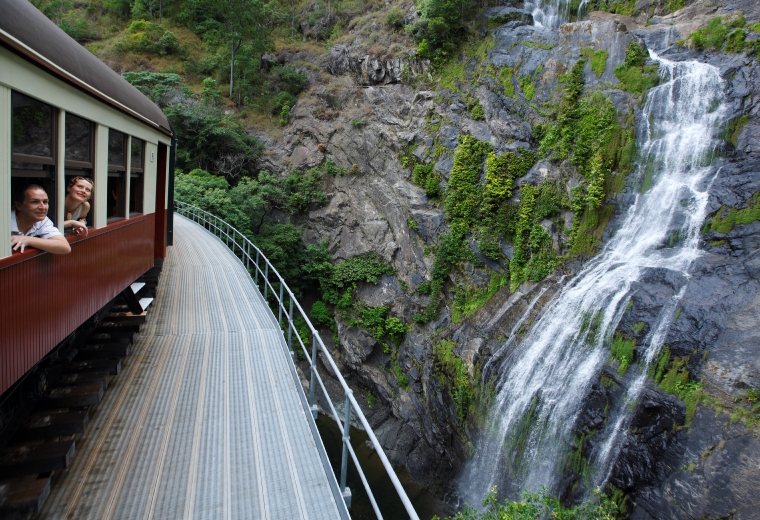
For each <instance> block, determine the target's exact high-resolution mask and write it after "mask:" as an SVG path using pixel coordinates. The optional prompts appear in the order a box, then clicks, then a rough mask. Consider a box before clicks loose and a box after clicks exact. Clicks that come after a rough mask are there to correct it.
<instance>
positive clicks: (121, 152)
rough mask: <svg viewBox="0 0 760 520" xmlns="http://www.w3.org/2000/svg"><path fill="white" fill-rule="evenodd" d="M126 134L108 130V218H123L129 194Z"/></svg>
mask: <svg viewBox="0 0 760 520" xmlns="http://www.w3.org/2000/svg"><path fill="white" fill-rule="evenodd" d="M126 147H127V139H126V136H125V135H124V134H123V133H121V132H118V131H116V130H109V131H108V186H107V188H108V207H107V214H108V218H109V219H112V218H123V217H124V212H125V211H124V210H125V207H126V206H125V200H124V199H125V198H126V194H127V177H126V167H125V164H126Z"/></svg>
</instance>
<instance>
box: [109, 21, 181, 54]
mask: <svg viewBox="0 0 760 520" xmlns="http://www.w3.org/2000/svg"><path fill="white" fill-rule="evenodd" d="M114 50H115V51H116V52H117V53H119V54H124V53H127V52H136V53H144V54H158V55H159V56H166V55H167V54H176V53H178V52H179V51H180V45H179V41H178V40H177V37H176V36H174V34H173V33H172V32H170V31H167V30H166V29H164V28H163V27H162V26H161V25H159V24H156V23H153V22H149V21H146V20H135V21H133V22H132V23H131V24H130V25H129V27H127V29H126V31H124V35H123V36H121V37H120V38H119V39H118V40H117V41H116V42H115V43H114Z"/></svg>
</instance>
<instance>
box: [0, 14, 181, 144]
mask: <svg viewBox="0 0 760 520" xmlns="http://www.w3.org/2000/svg"><path fill="white" fill-rule="evenodd" d="M0 43H1V44H2V45H3V46H6V47H8V48H10V49H12V50H13V51H15V52H16V53H18V54H20V55H22V56H24V57H25V58H26V59H28V60H30V61H32V62H33V63H35V64H36V65H37V66H38V67H40V68H43V69H45V70H47V71H48V72H50V73H51V74H53V75H55V76H58V77H60V78H61V79H63V80H64V81H67V82H68V83H71V84H72V85H74V86H76V87H78V88H79V89H81V90H84V91H85V92H87V93H88V94H89V95H91V96H93V97H96V98H98V99H100V100H102V101H103V102H105V103H108V104H110V105H112V106H113V107H115V108H117V109H118V110H121V111H122V112H125V113H127V114H129V115H131V116H132V117H136V118H137V119H139V120H141V121H143V122H145V123H148V124H150V125H151V126H153V127H155V128H157V129H158V130H160V131H162V132H163V133H166V134H168V135H171V133H172V132H171V127H170V125H169V121H168V119H167V118H166V116H165V115H164V113H163V112H162V111H161V109H160V108H158V106H156V105H155V104H154V103H153V102H152V101H150V99H148V98H147V97H146V96H145V95H143V94H142V93H141V92H140V91H139V90H137V89H136V88H135V87H133V86H132V85H130V84H129V82H128V81H126V80H125V79H124V78H122V77H121V76H120V75H119V74H117V73H116V72H114V71H113V70H111V68H110V67H108V65H106V64H105V63H103V62H102V61H100V60H99V59H98V58H96V57H95V56H94V55H93V54H91V53H90V52H89V51H88V50H87V49H85V48H84V47H82V46H81V45H80V44H79V43H77V42H76V41H75V40H74V39H72V38H71V37H70V36H69V35H68V34H66V33H65V32H64V31H63V30H61V29H60V28H59V27H58V26H57V25H56V24H54V23H53V22H52V21H50V20H49V19H48V18H47V17H46V16H45V15H44V14H42V13H41V12H40V11H39V10H38V9H37V8H36V7H34V6H33V5H32V4H31V3H29V2H28V1H27V0H0Z"/></svg>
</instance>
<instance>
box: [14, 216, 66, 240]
mask: <svg viewBox="0 0 760 520" xmlns="http://www.w3.org/2000/svg"><path fill="white" fill-rule="evenodd" d="M11 235H26V236H28V237H38V238H51V237H55V236H59V235H61V232H60V231H58V228H57V227H55V226H54V225H53V221H52V220H50V219H49V218H47V217H45V219H44V220H40V221H37V222H35V223H34V224H33V225H32V227H30V228H29V230H28V231H27V232H26V233H21V232H20V231H19V230H18V223H17V222H16V210H11Z"/></svg>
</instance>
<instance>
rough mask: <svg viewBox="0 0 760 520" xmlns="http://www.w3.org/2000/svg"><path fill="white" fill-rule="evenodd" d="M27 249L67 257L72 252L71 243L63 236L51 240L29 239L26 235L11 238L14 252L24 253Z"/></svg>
mask: <svg viewBox="0 0 760 520" xmlns="http://www.w3.org/2000/svg"><path fill="white" fill-rule="evenodd" d="M27 247H33V248H35V249H40V250H42V251H47V252H48V253H53V254H56V255H65V254H66V253H70V252H71V246H70V245H69V241H68V240H66V239H65V238H64V237H63V236H62V235H57V236H54V237H50V238H37V237H27V236H24V235H14V236H12V237H11V248H12V249H13V251H21V252H22V253H23V252H24V249H25V248H27Z"/></svg>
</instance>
